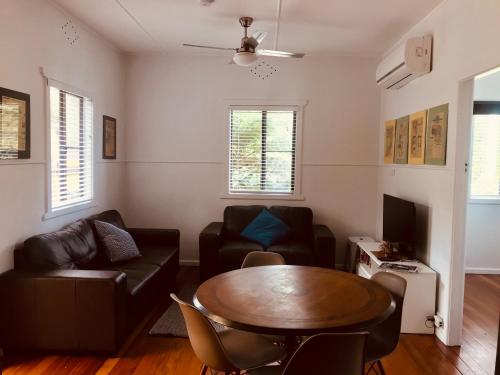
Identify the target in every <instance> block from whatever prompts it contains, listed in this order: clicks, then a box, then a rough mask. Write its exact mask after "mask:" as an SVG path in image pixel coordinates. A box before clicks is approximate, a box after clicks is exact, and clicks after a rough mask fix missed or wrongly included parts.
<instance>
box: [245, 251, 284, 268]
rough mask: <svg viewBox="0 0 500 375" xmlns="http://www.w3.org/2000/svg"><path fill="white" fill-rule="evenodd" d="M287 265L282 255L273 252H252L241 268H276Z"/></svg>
mask: <svg viewBox="0 0 500 375" xmlns="http://www.w3.org/2000/svg"><path fill="white" fill-rule="evenodd" d="M284 264H286V262H285V259H284V258H283V257H282V256H281V254H278V253H273V252H272V251H252V252H251V253H248V254H247V256H246V257H245V259H244V260H243V263H242V264H241V268H248V267H257V266H275V265H278V266H280V265H284Z"/></svg>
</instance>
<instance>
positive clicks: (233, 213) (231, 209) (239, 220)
mask: <svg viewBox="0 0 500 375" xmlns="http://www.w3.org/2000/svg"><path fill="white" fill-rule="evenodd" d="M264 208H265V207H264V206H228V207H226V208H225V209H224V237H225V238H226V239H230V240H238V239H241V237H240V233H241V231H242V230H243V229H245V227H246V226H247V225H248V224H250V222H251V221H252V220H253V219H255V217H256V216H257V215H258V214H259V213H260V212H261V211H262V209H264Z"/></svg>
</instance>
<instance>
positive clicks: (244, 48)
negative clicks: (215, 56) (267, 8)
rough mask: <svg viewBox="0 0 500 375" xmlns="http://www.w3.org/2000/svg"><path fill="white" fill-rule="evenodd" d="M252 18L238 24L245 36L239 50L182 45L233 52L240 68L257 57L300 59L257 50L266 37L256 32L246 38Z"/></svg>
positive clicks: (298, 56)
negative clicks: (243, 30)
mask: <svg viewBox="0 0 500 375" xmlns="http://www.w3.org/2000/svg"><path fill="white" fill-rule="evenodd" d="M252 22H253V18H252V17H241V18H240V24H241V26H242V27H243V28H244V29H245V35H244V36H243V38H241V47H240V48H225V47H214V46H201V45H197V44H187V43H184V44H183V46H185V47H197V48H209V49H218V50H227V51H235V53H234V55H233V60H232V61H233V62H234V63H236V64H237V65H240V66H250V65H252V64H253V63H254V62H256V61H257V60H258V56H273V57H292V58H302V57H304V54H303V53H294V52H284V51H274V50H268V49H257V47H258V46H259V44H260V43H262V41H263V40H264V38H265V37H266V35H267V32H265V31H256V32H254V33H253V34H252V36H251V37H248V33H247V32H248V28H249V27H250V26H251V25H252Z"/></svg>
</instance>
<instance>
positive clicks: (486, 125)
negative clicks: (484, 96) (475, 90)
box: [470, 102, 500, 198]
mask: <svg viewBox="0 0 500 375" xmlns="http://www.w3.org/2000/svg"><path fill="white" fill-rule="evenodd" d="M470 195H471V197H472V198H488V197H491V198H498V197H500V103H499V102H475V103H474V118H473V124H472V160H471V176H470Z"/></svg>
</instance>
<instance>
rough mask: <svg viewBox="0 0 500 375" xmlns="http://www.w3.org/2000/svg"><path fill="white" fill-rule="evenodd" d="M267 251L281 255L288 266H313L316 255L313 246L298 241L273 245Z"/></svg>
mask: <svg viewBox="0 0 500 375" xmlns="http://www.w3.org/2000/svg"><path fill="white" fill-rule="evenodd" d="M267 251H272V252H274V253H278V254H281V255H282V256H283V258H285V261H286V264H293V265H305V266H307V265H313V263H314V254H313V249H312V246H311V244H309V243H307V242H301V241H297V240H289V241H284V242H281V243H278V244H276V245H272V246H270V247H268V248H267Z"/></svg>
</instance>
